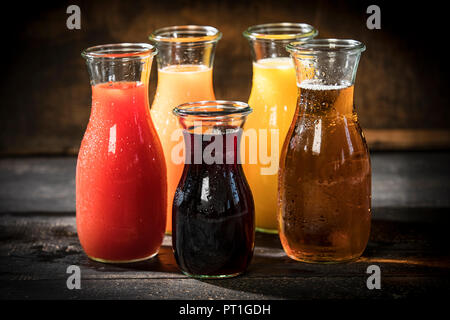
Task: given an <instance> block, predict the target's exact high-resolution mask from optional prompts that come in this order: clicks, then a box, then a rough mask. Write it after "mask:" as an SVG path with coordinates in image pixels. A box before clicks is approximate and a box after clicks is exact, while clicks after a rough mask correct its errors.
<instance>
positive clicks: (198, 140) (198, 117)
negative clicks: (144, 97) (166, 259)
mask: <svg viewBox="0 0 450 320" xmlns="http://www.w3.org/2000/svg"><path fill="white" fill-rule="evenodd" d="M250 112H251V108H250V107H249V106H248V105H247V104H246V103H242V102H235V101H202V102H194V103H187V104H183V105H180V106H178V107H177V108H176V109H174V113H175V114H176V115H177V116H178V117H179V120H180V124H181V127H182V128H183V135H184V141H185V144H186V146H185V150H186V159H185V165H184V170H183V175H182V177H181V180H180V183H179V185H178V188H177V190H176V193H175V198H174V202H173V221H172V225H173V230H172V246H173V250H174V254H175V258H176V261H177V263H178V265H179V267H180V269H181V270H182V272H183V273H185V274H187V275H189V276H192V277H198V278H226V277H233V276H236V275H239V274H241V273H242V272H244V271H245V270H246V268H247V266H248V264H249V263H250V260H251V258H252V255H253V247H254V239H255V225H254V204H253V197H252V193H251V191H250V188H249V186H248V184H247V180H246V178H245V176H244V172H243V170H242V167H241V164H240V163H241V162H240V154H239V153H240V152H239V150H240V140H241V135H242V126H243V124H244V122H245V119H246V116H247V115H248V114H249V113H250Z"/></svg>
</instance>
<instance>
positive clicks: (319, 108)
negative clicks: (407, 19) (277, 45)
mask: <svg viewBox="0 0 450 320" xmlns="http://www.w3.org/2000/svg"><path fill="white" fill-rule="evenodd" d="M364 48H365V47H364V45H363V44H362V43H360V42H357V41H353V40H333V39H328V40H327V39H320V40H311V41H308V42H307V43H304V44H291V45H289V46H288V50H289V51H290V52H291V55H292V56H293V58H294V61H295V63H296V67H297V68H296V70H297V82H298V87H299V95H298V102H297V109H296V114H295V117H294V120H293V123H292V125H291V127H290V130H289V133H288V135H287V138H286V140H285V142H284V146H283V150H282V154H281V160H280V171H279V192H278V222H279V228H280V239H281V242H282V245H283V248H284V250H285V251H286V253H287V254H288V256H289V257H291V258H293V259H295V260H299V261H304V262H328V263H333V262H343V261H348V260H353V259H355V258H357V257H359V256H360V255H361V254H362V252H363V251H364V249H365V247H366V245H367V241H368V238H369V233H370V218H371V167H370V159H369V152H368V148H367V145H366V142H365V139H364V136H363V134H362V131H361V128H360V126H359V124H358V118H357V114H356V111H355V108H354V103H353V95H354V79H355V75H356V68H357V65H358V61H359V57H360V54H361V52H362V51H363V50H364Z"/></svg>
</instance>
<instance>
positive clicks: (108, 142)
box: [76, 82, 167, 262]
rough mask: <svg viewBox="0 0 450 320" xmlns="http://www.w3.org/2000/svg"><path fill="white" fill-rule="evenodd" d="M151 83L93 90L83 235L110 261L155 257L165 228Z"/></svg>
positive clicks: (79, 182) (81, 181)
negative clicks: (152, 113) (149, 87)
mask: <svg viewBox="0 0 450 320" xmlns="http://www.w3.org/2000/svg"><path fill="white" fill-rule="evenodd" d="M147 89H148V85H147V84H144V83H141V82H109V83H100V84H97V85H94V86H92V111H91V116H90V120H89V124H88V126H87V129H86V133H85V135H84V138H83V141H82V143H81V147H80V151H79V155H78V163H77V175H76V198H77V201H76V211H77V231H78V236H79V239H80V242H81V245H82V247H83V249H84V251H85V252H86V254H87V255H88V256H89V257H90V258H92V259H94V260H98V261H103V262H130V261H137V260H143V259H146V258H148V257H151V256H153V255H155V254H156V253H157V252H158V250H159V247H160V245H161V243H162V240H163V237H164V229H165V223H166V205H167V194H166V189H167V186H166V183H167V182H166V166H165V161H164V158H163V152H162V147H161V144H160V142H159V140H158V136H157V133H156V131H155V128H154V126H153V123H152V120H151V118H150V110H149V105H148V95H147V92H148V91H147Z"/></svg>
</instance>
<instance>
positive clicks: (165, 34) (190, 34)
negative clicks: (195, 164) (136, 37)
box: [148, 25, 222, 45]
mask: <svg viewBox="0 0 450 320" xmlns="http://www.w3.org/2000/svg"><path fill="white" fill-rule="evenodd" d="M148 38H149V39H150V41H152V42H153V43H166V44H173V43H175V44H184V45H192V44H206V43H215V42H217V41H219V40H220V39H221V38H222V33H221V32H220V31H219V30H218V29H217V28H214V27H211V26H198V25H183V26H171V27H164V28H161V29H157V30H155V31H154V32H153V33H152V34H151V35H150V36H149V37H148Z"/></svg>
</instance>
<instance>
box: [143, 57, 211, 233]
mask: <svg viewBox="0 0 450 320" xmlns="http://www.w3.org/2000/svg"><path fill="white" fill-rule="evenodd" d="M214 99H215V96H214V91H213V85H212V68H209V67H206V66H204V65H171V66H167V67H164V68H161V69H159V70H158V86H157V90H156V94H155V98H154V101H153V104H152V108H151V115H152V119H153V123H154V125H155V127H156V131H157V132H158V135H159V139H160V141H161V144H162V147H163V151H164V158H165V161H166V167H167V201H168V203H167V223H166V232H167V233H171V231H172V202H173V197H174V195H175V190H176V188H177V185H178V182H179V181H180V178H181V174H182V172H183V167H184V154H183V155H182V156H183V158H182V159H183V160H182V161H181V163H180V162H179V161H178V163H175V162H174V159H175V158H177V157H178V156H179V153H178V152H177V155H176V156H177V157H175V158H173V155H172V150H173V149H174V148H176V149H175V150H179V149H181V150H183V148H184V143H183V138H182V135H181V134H180V135H177V134H176V132H180V133H181V131H180V129H179V128H180V127H179V124H178V119H177V118H176V116H175V115H173V114H172V110H173V108H175V107H177V106H178V105H180V104H182V103H186V102H192V101H200V100H214ZM174 132H175V133H174ZM177 147H178V148H179V149H177Z"/></svg>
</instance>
